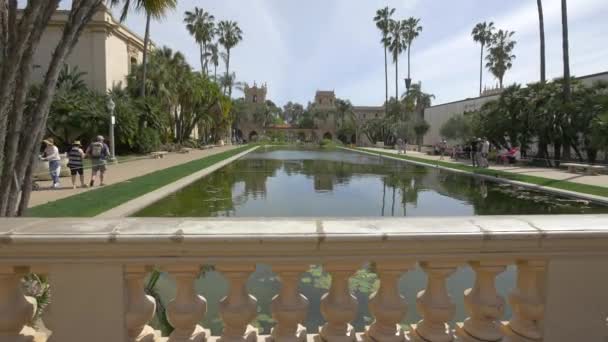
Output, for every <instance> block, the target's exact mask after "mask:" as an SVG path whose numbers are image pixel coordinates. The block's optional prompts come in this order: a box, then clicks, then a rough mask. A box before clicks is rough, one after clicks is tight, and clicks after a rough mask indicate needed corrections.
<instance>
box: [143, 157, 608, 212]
mask: <svg viewBox="0 0 608 342" xmlns="http://www.w3.org/2000/svg"><path fill="white" fill-rule="evenodd" d="M607 212H608V208H607V207H605V206H598V205H594V204H589V203H587V202H585V201H576V200H571V199H567V198H561V197H558V196H554V195H550V194H546V193H542V192H537V191H530V190H526V189H523V188H515V187H512V186H510V185H504V184H497V183H493V182H488V181H484V180H480V179H476V178H473V177H469V176H465V175H459V174H454V173H451V172H446V171H440V170H437V169H430V168H426V167H422V166H414V165H411V164H406V163H404V162H400V161H394V160H387V159H381V158H379V157H374V156H368V155H363V154H359V153H354V152H346V151H342V150H338V151H335V150H332V151H322V150H295V149H292V150H290V149H273V148H268V149H260V150H259V151H256V152H253V153H250V154H248V155H247V156H245V157H244V158H241V159H239V160H237V161H235V162H233V163H231V164H229V165H228V166H226V167H224V168H222V169H220V170H218V171H216V172H214V173H212V174H211V175H209V176H207V177H205V178H203V179H201V180H200V181H198V182H196V183H194V184H192V185H190V186H188V187H186V188H185V189H183V190H181V191H179V192H177V193H175V194H173V195H171V196H168V197H167V198H165V199H163V200H160V201H159V202H157V203H155V204H153V205H151V206H149V207H147V208H145V209H143V210H142V211H140V212H139V213H137V214H136V215H135V216H150V217H158V216H177V217H180V216H181V217H352V216H359V217H360V216H465V215H466V216H470V215H505V214H526V215H528V214H576V213H581V214H583V213H586V214H591V213H607Z"/></svg>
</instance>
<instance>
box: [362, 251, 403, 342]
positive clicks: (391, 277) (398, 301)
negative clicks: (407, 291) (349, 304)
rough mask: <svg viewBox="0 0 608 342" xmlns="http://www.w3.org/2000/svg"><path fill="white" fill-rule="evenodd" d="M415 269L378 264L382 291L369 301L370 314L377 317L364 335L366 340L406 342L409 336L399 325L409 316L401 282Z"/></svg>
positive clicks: (399, 265) (397, 263) (401, 265)
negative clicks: (401, 292) (400, 291)
mask: <svg viewBox="0 0 608 342" xmlns="http://www.w3.org/2000/svg"><path fill="white" fill-rule="evenodd" d="M413 267H414V262H399V261H381V262H378V263H376V270H377V272H378V277H379V278H380V288H379V289H378V291H376V292H375V293H374V294H372V296H371V298H370V300H369V311H370V312H371V313H372V314H373V315H374V318H375V319H374V323H372V325H371V326H369V328H368V329H367V331H366V332H365V334H364V335H363V336H364V340H365V341H369V342H375V341H383V342H384V341H386V342H402V341H406V340H407V339H406V335H405V332H404V331H403V329H402V328H401V326H400V325H399V323H401V321H403V319H404V318H405V316H406V314H407V303H406V301H405V298H403V296H401V294H399V278H400V277H401V275H402V274H403V273H405V272H407V271H408V270H410V269H412V268H413Z"/></svg>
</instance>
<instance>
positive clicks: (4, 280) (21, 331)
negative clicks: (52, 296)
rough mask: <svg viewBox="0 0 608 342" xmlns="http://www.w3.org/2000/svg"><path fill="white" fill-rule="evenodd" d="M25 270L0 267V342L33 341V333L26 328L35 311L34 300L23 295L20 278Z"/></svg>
mask: <svg viewBox="0 0 608 342" xmlns="http://www.w3.org/2000/svg"><path fill="white" fill-rule="evenodd" d="M26 273H27V270H26V269H24V268H19V267H12V266H0V341H2V342H25V341H33V338H34V336H35V332H34V331H33V329H31V328H29V327H27V326H26V324H28V323H30V321H31V320H32V317H34V312H35V311H36V299H34V298H32V297H28V296H26V295H24V293H23V287H22V285H21V278H22V277H23V276H24V275H25V274H26Z"/></svg>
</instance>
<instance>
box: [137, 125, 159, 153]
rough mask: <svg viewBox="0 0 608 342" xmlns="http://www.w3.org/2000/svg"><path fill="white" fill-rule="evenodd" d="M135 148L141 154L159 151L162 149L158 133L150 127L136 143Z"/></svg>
mask: <svg viewBox="0 0 608 342" xmlns="http://www.w3.org/2000/svg"><path fill="white" fill-rule="evenodd" d="M135 147H136V150H137V152H139V153H150V152H153V151H157V150H158V148H159V147H160V136H159V134H158V132H157V131H156V130H154V129H153V128H150V127H146V128H144V129H143V130H142V131H141V132H140V133H139V136H138V137H137V140H136V141H135Z"/></svg>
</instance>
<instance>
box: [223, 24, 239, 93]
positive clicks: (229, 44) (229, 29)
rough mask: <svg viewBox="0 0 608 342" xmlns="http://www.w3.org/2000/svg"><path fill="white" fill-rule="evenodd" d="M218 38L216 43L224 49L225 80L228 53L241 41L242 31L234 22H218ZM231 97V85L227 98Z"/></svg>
mask: <svg viewBox="0 0 608 342" xmlns="http://www.w3.org/2000/svg"><path fill="white" fill-rule="evenodd" d="M217 34H218V36H219V39H218V42H219V43H220V44H221V45H222V46H223V47H224V49H226V79H228V78H229V76H228V75H230V51H231V50H232V48H234V47H235V46H236V45H237V44H238V43H239V42H240V41H241V40H243V31H242V30H241V28H240V27H239V25H238V24H237V23H236V22H235V21H228V20H224V21H220V23H219V25H218V29H217ZM231 95H232V85H230V86H228V96H231Z"/></svg>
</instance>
